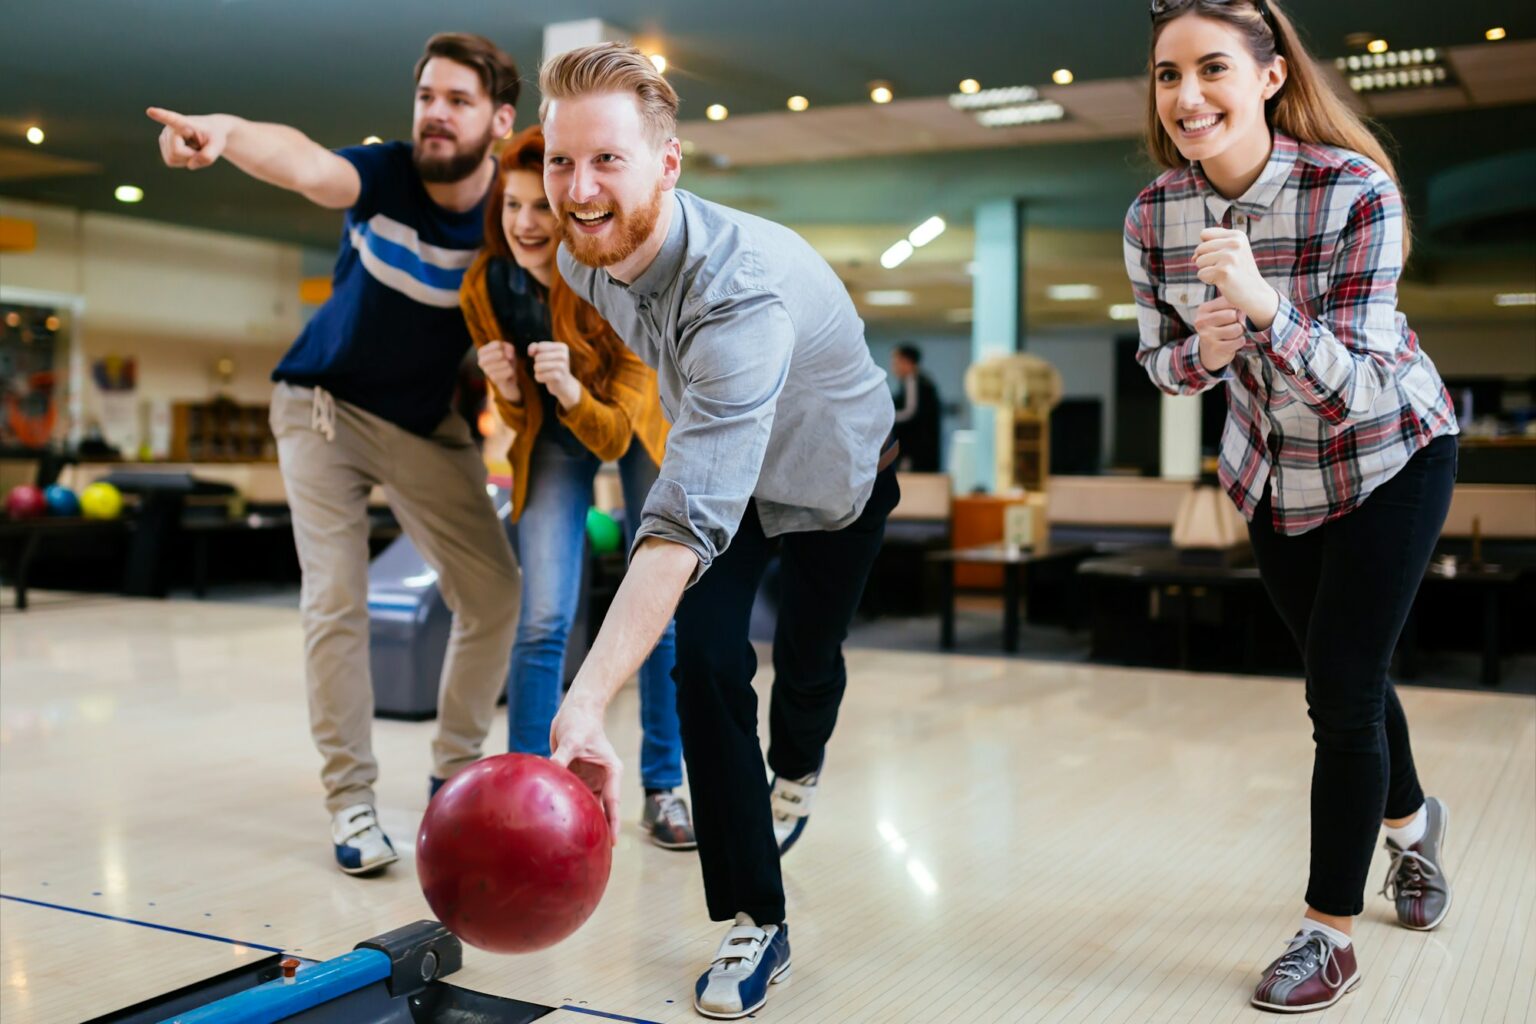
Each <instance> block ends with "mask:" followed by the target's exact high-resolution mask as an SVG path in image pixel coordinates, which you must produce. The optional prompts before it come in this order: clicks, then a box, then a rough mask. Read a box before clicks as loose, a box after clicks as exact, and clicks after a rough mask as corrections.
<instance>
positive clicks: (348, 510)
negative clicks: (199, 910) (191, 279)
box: [272, 384, 520, 813]
mask: <svg viewBox="0 0 1536 1024" xmlns="http://www.w3.org/2000/svg"><path fill="white" fill-rule="evenodd" d="M272 433H273V434H274V435H275V436H276V438H277V454H278V460H279V462H280V463H281V465H282V472H283V483H284V485H285V486H286V488H287V491H288V506H289V508H290V509H291V510H292V513H293V538H294V542H295V544H296V545H297V547H298V552H299V566H300V568H301V569H302V570H303V574H304V586H303V597H302V600H301V605H300V607H301V609H302V614H303V620H304V656H305V674H306V677H307V681H308V684H309V721H310V731H311V733H312V734H313V735H314V738H315V746H316V747H318V748H319V750H320V755H321V757H322V758H323V759H324V766H323V768H322V769H321V778H322V780H323V781H324V783H325V793H326V798H325V802H326V806H327V807H328V808H329V809H330V810H331V811H332V812H333V813H334V812H336V811H338V810H340V809H342V808H343V807H347V806H349V805H351V804H355V803H372V802H373V800H374V796H373V784H374V782H375V781H376V780H377V779H378V776H379V766H378V762H377V761H376V760H375V759H374V756H373V741H372V722H373V683H372V680H371V678H370V676H369V673H368V493H369V491H371V490H372V489H373V487H374V485H375V484H378V485H381V486H382V487H383V488H384V494H385V497H386V498H387V499H388V501H389V507H390V508H391V509H392V510H393V511H394V513H395V518H396V519H398V520H399V522H400V525H401V526H402V527H403V528H404V529H405V532H406V535H407V536H409V537H410V538H411V540H412V542H413V543H415V545H416V547H417V549H418V550H419V551H420V552H421V553H422V555H423V556H425V558H426V560H427V562H428V563H430V564H431V566H432V568H433V569H434V570H436V572H437V584H438V587H439V588H440V590H441V592H442V595H443V599H444V600H445V601H446V602H447V604H448V607H449V608H450V609H452V611H453V630H452V633H451V635H450V637H449V640H448V653H447V657H446V658H445V660H444V662H443V674H442V680H441V684H440V688H439V691H438V693H439V695H438V717H437V736H436V738H435V739H434V740H433V743H432V760H433V765H434V774H436V775H437V776H438V777H439V778H448V777H449V776H451V775H453V774H454V773H455V772H457V771H459V770H460V769H462V768H464V767H466V766H467V765H469V764H471V763H473V762H474V761H475V760H476V759H478V758H479V757H480V747H481V744H482V743H483V742H484V741H485V737H486V734H487V733H488V732H489V731H490V727H491V722H492V720H493V719H494V718H495V713H496V700H497V698H498V697H499V695H500V693H501V689H502V686H503V685H504V684H505V682H506V678H507V661H508V658H509V656H510V654H511V650H512V641H513V637H514V634H515V632H516V627H517V610H518V599H519V592H520V587H519V583H518V574H517V566H516V563H515V562H514V561H513V558H512V551H511V547H510V546H509V545H508V543H507V537H506V533H505V531H504V530H503V529H502V526H501V523H500V522H499V521H498V520H497V518H496V512H495V509H494V508H493V506H492V504H491V500H490V498H489V496H488V495H487V494H486V490H485V466H484V464H483V463H482V462H481V461H480V455H479V453H478V452H477V451H476V449H475V446H474V444H473V442H472V441H471V440H470V435H469V429H468V427H467V426H466V425H465V423H464V421H463V420H462V419H460V418H459V417H458V416H457V415H454V414H449V416H448V417H447V418H446V419H445V420H443V422H442V423H441V424H440V425H439V426H438V428H437V430H436V432H435V433H433V435H432V436H431V437H430V438H424V437H418V436H417V435H415V434H412V433H410V432H409V431H407V430H404V429H402V428H400V427H397V426H395V425H394V424H392V423H390V422H388V421H387V420H384V419H381V418H379V417H378V416H374V415H372V414H371V413H368V412H365V411H363V410H362V409H359V408H357V407H356V406H353V405H349V404H347V403H345V402H339V401H335V400H334V399H333V398H332V397H331V395H330V394H328V393H327V392H325V391H323V390H320V389H311V388H303V387H295V386H293V385H291V384H278V385H277V387H276V389H275V390H274V392H273V395H272ZM426 784H427V780H426V779H422V780H421V785H422V787H423V790H425V787H426Z"/></svg>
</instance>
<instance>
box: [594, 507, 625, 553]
mask: <svg viewBox="0 0 1536 1024" xmlns="http://www.w3.org/2000/svg"><path fill="white" fill-rule="evenodd" d="M587 539H588V540H589V541H591V542H592V550H593V551H596V552H597V553H598V554H600V555H606V554H610V553H611V552H614V551H617V550H619V547H620V545H622V544H623V542H624V531H623V530H621V529H620V528H619V521H618V520H617V519H615V518H613V516H611V515H609V514H608V513H607V512H604V511H603V510H602V509H600V508H598V507H597V506H596V505H593V506H592V507H591V508H589V509H587Z"/></svg>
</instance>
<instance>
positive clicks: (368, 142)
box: [363, 135, 384, 146]
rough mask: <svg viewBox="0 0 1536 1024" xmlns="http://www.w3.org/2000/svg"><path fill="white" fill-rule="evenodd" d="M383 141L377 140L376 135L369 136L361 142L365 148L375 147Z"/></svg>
mask: <svg viewBox="0 0 1536 1024" xmlns="http://www.w3.org/2000/svg"><path fill="white" fill-rule="evenodd" d="M383 141H384V140H383V139H381V138H379V137H378V136H377V135H370V136H368V137H367V138H366V139H364V140H363V145H365V146H377V145H378V144H379V143H381V142H383Z"/></svg>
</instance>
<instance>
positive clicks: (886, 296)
mask: <svg viewBox="0 0 1536 1024" xmlns="http://www.w3.org/2000/svg"><path fill="white" fill-rule="evenodd" d="M912 302H913V295H912V293H911V292H909V291H905V290H903V289H900V288H892V289H889V290H883V291H873V292H865V293H864V304H865V305H866V306H910V305H912Z"/></svg>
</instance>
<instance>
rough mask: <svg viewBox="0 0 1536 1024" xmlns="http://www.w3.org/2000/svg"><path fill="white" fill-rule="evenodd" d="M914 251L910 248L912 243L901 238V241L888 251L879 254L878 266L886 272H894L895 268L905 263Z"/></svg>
mask: <svg viewBox="0 0 1536 1024" xmlns="http://www.w3.org/2000/svg"><path fill="white" fill-rule="evenodd" d="M916 251H917V250H916V249H914V248H913V247H912V243H911V242H909V241H907V240H906V239H905V238H903V239H902V240H901V241H899V242H897V243H896V244H895V245H893V246H891V247H890V248H889V249H887V250H885V252H883V253H881V254H880V265H881V266H882V267H884V268H885V269H886V270H895V269H896V268H897V267H899V266H901V265H902V264H903V263H905V262H907V257H909V256H911V255H912V254H913V253H914V252H916Z"/></svg>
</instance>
